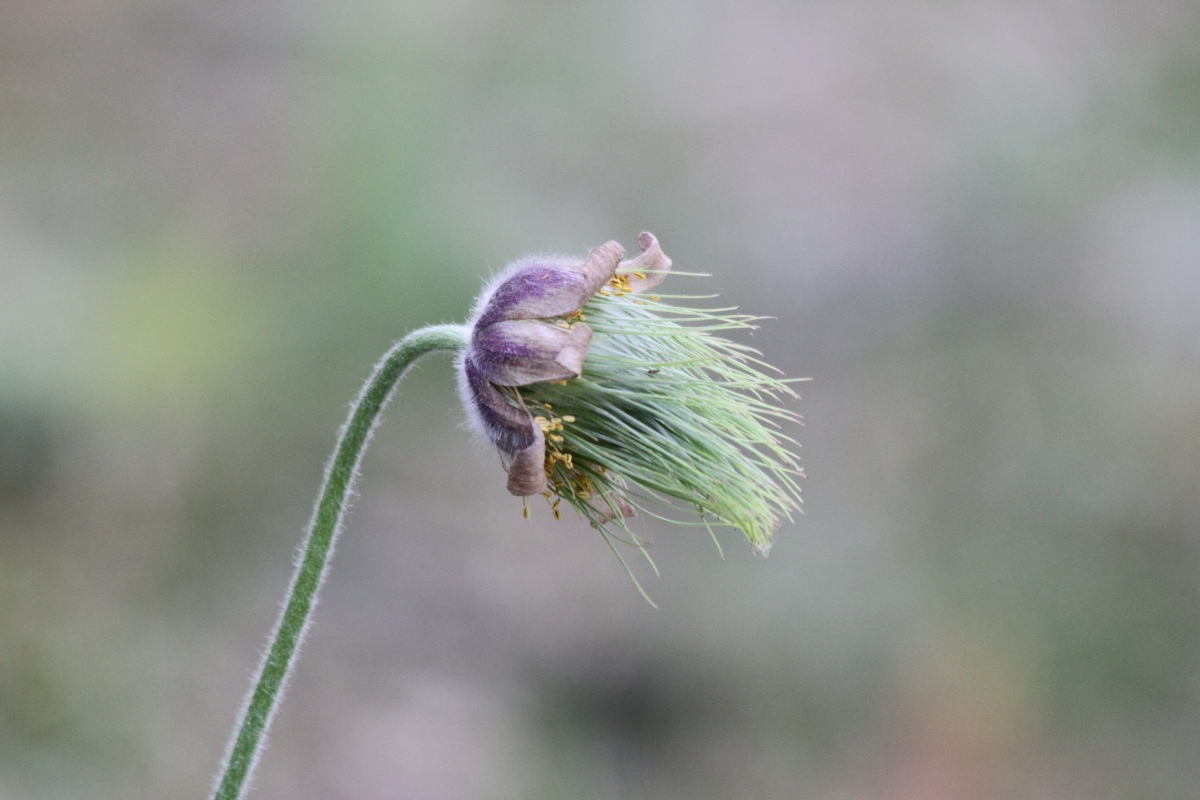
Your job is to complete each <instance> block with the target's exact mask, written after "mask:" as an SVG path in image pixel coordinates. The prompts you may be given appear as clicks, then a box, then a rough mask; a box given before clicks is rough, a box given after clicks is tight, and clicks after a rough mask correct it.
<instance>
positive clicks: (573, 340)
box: [554, 323, 592, 378]
mask: <svg viewBox="0 0 1200 800" xmlns="http://www.w3.org/2000/svg"><path fill="white" fill-rule="evenodd" d="M591 341H592V329H591V328H589V327H588V326H587V325H586V324H584V323H580V324H578V325H576V326H575V327H574V328H571V332H570V333H569V334H568V335H567V341H566V343H565V344H564V345H563V348H562V350H560V351H559V353H558V355H557V356H556V357H555V359H554V360H555V361H556V362H557V363H558V364H559V365H560V366H561V367H562V368H563V369H565V370H567V371H568V372H569V373H570V376H569V377H572V378H578V377H579V376H580V374H582V373H583V359H584V357H585V356H587V349H588V345H589V344H591Z"/></svg>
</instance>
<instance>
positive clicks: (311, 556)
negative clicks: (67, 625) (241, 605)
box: [212, 325, 467, 800]
mask: <svg viewBox="0 0 1200 800" xmlns="http://www.w3.org/2000/svg"><path fill="white" fill-rule="evenodd" d="M466 337H467V332H466V329H465V328H463V327H462V326H461V325H431V326H429V327H426V328H421V329H420V330H417V331H414V332H412V333H410V334H409V335H408V336H406V337H404V339H402V340H401V341H399V342H398V343H397V344H396V345H395V346H393V347H392V349H391V350H389V351H388V353H387V354H386V355H384V357H383V358H382V359H381V360H380V361H379V363H378V364H376V365H375V370H374V372H373V373H372V374H371V377H370V378H368V379H367V382H366V384H365V385H364V386H363V388H362V391H361V392H360V393H359V395H358V398H357V399H356V400H355V402H354V405H353V407H352V410H351V412H350V416H349V418H348V419H347V420H346V423H345V424H344V425H343V426H342V429H341V431H340V432H339V433H338V441H337V446H336V448H335V449H334V452H333V456H332V457H331V458H330V460H329V463H328V465H327V466H326V468H325V479H324V482H323V484H322V486H321V491H320V494H319V495H318V500H317V504H316V508H315V509H314V511H313V516H312V520H311V522H310V523H309V527H308V535H307V537H306V538H305V541H304V543H303V545H301V548H300V551H299V558H298V560H297V563H296V571H295V574H294V575H293V576H292V583H291V588H290V589H289V590H288V596H287V600H286V602H285V605H284V608H283V613H282V614H281V615H280V617H279V622H278V623H277V624H276V626H275V631H274V632H273V633H272V634H271V637H270V639H269V640H268V641H269V642H270V646H269V649H268V650H267V653H266V655H265V657H264V658H263V661H262V663H261V664H260V665H259V669H258V678H257V680H256V681H255V684H254V688H253V690H251V692H250V694H249V696H248V697H247V698H246V701H245V703H244V704H243V707H242V712H241V717H240V719H239V720H238V723H237V725H236V727H235V728H234V731H235V733H234V735H233V736H232V738H231V739H230V741H229V744H228V747H227V750H226V755H225V761H224V766H223V768H222V770H221V774H220V776H219V777H218V779H217V781H216V783H215V788H214V789H213V795H212V797H213V800H238V798H240V797H242V795H243V794H244V792H245V790H246V786H247V784H248V782H249V780H250V776H251V774H252V773H253V771H254V767H255V765H256V764H257V762H258V757H259V754H260V753H261V751H262V748H263V745H264V743H265V741H266V733H267V729H268V727H270V725H271V719H272V717H273V716H274V714H275V710H276V709H277V708H278V707H279V701H280V700H281V699H282V697H283V692H284V689H285V687H286V684H287V681H288V677H289V675H290V674H291V671H292V667H293V665H294V664H295V662H296V654H297V652H298V651H299V649H300V644H301V642H302V641H303V639H304V635H305V633H306V632H307V631H308V626H309V623H310V620H311V619H312V612H313V609H314V608H315V606H316V602H317V592H318V591H319V590H320V588H321V584H322V582H323V581H324V580H325V574H326V572H327V571H328V569H329V557H330V555H331V554H332V552H333V545H334V543H335V541H336V540H337V537H338V534H339V533H340V531H341V527H342V519H343V517H344V515H345V512H346V506H347V499H348V497H349V496H350V492H351V490H352V489H353V486H354V481H355V479H356V478H357V476H358V466H359V463H360V462H361V461H362V456H363V452H364V451H365V450H366V447H367V442H368V441H370V438H371V434H372V432H373V431H374V429H375V426H376V424H377V423H378V422H379V417H380V414H381V412H382V411H383V409H384V407H385V406H386V405H387V403H388V400H389V399H390V398H391V396H392V390H393V389H395V387H396V384H397V382H399V380H400V378H401V377H402V376H403V375H404V373H405V372H406V371H407V370H408V368H409V367H410V366H412V364H413V362H415V361H416V360H417V359H418V358H420V357H421V356H423V355H425V354H426V353H432V352H437V351H441V350H445V351H458V350H461V349H462V348H463V347H464V346H465V345H466Z"/></svg>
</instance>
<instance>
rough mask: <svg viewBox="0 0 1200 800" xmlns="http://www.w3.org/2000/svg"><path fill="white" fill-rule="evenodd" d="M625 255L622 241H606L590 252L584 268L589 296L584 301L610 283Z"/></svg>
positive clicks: (585, 284)
mask: <svg viewBox="0 0 1200 800" xmlns="http://www.w3.org/2000/svg"><path fill="white" fill-rule="evenodd" d="M624 257H625V248H624V247H622V246H621V243H620V242H605V243H604V244H602V245H600V246H599V247H597V248H596V249H595V250H593V251H592V252H590V253H588V257H587V259H586V260H585V261H584V262H583V268H582V269H583V279H584V286H585V287H586V289H587V297H586V298H585V300H584V302H586V301H587V300H588V299H591V296H592V295H594V294H595V293H596V292H598V291H600V287H602V286H604V285H605V284H606V283H608V281H609V279H611V278H612V276H613V274H614V273H616V271H617V267H618V266H619V265H620V264H621V259H622V258H624ZM580 305H581V306H582V305H583V304H582V303H581V304H580Z"/></svg>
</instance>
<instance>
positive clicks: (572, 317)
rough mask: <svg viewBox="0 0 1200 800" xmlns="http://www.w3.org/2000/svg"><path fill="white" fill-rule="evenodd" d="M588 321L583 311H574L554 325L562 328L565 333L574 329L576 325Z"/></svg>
mask: <svg viewBox="0 0 1200 800" xmlns="http://www.w3.org/2000/svg"><path fill="white" fill-rule="evenodd" d="M586 320H587V317H585V316H584V315H583V312H582V311H572V312H571V313H570V314H567V315H566V316H565V317H563V318H562V319H560V320H559V321H558V322H556V323H554V324H555V325H557V326H558V327H560V328H562V329H563V330H565V331H569V330H571V329H572V328H574V327H575V326H576V325H578V324H579V323H581V322H584V321H586Z"/></svg>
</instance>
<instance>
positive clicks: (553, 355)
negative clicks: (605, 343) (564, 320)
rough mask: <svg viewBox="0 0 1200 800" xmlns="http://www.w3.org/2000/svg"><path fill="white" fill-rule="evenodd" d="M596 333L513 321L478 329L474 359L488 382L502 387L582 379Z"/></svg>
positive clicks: (473, 339)
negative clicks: (590, 346) (590, 344)
mask: <svg viewBox="0 0 1200 800" xmlns="http://www.w3.org/2000/svg"><path fill="white" fill-rule="evenodd" d="M591 340H592V329H591V328H589V327H588V326H587V325H585V324H583V323H579V324H577V325H575V326H574V327H572V328H569V329H568V328H565V327H561V326H559V325H551V324H550V323H548V322H539V321H537V320H528V319H526V320H509V321H506V322H496V323H493V324H491V325H488V326H487V327H485V328H481V329H476V331H475V335H474V336H473V337H471V357H472V360H473V361H474V363H475V365H476V366H477V367H478V368H479V371H480V372H481V373H482V374H483V376H484V377H485V378H487V380H489V381H491V382H492V383H495V384H499V385H500V386H526V385H528V384H531V383H540V382H542V381H563V380H568V379H570V378H578V377H579V373H580V372H582V371H583V359H584V356H585V355H587V348H588V343H589V342H591Z"/></svg>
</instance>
